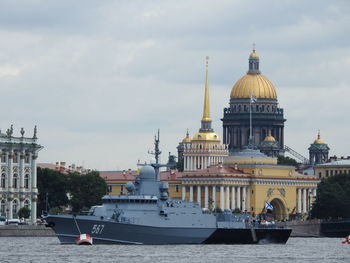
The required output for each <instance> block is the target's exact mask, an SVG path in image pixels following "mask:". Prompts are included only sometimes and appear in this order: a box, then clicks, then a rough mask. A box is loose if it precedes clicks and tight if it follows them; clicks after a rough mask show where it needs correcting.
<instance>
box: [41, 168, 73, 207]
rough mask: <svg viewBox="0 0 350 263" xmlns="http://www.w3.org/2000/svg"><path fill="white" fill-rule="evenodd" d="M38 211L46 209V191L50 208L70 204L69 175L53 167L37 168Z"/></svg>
mask: <svg viewBox="0 0 350 263" xmlns="http://www.w3.org/2000/svg"><path fill="white" fill-rule="evenodd" d="M37 178H38V179H37V180H38V182H37V185H38V191H39V196H38V213H39V214H41V213H42V212H43V211H45V210H46V193H48V203H49V204H50V205H49V206H48V209H50V207H57V206H66V205H68V197H67V193H68V189H67V188H68V175H66V174H62V173H60V172H58V171H54V170H51V169H47V168H45V169H41V168H40V167H38V168H37Z"/></svg>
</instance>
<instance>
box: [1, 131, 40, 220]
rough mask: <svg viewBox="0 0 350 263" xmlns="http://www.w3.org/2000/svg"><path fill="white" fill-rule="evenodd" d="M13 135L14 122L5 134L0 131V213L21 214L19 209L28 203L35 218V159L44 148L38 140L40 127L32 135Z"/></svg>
mask: <svg viewBox="0 0 350 263" xmlns="http://www.w3.org/2000/svg"><path fill="white" fill-rule="evenodd" d="M24 133H25V131H24V129H23V128H22V129H21V136H20V137H15V136H13V126H12V125H11V128H10V129H8V130H7V132H6V134H4V133H1V132H0V156H1V181H0V196H1V198H0V214H1V216H5V217H6V219H9V220H11V219H14V218H18V214H17V213H18V210H19V209H21V208H22V207H28V208H29V209H30V211H31V222H32V223H35V222H36V214H37V196H38V189H37V175H36V159H37V157H38V152H39V151H40V150H41V149H42V148H43V147H42V146H41V145H39V144H37V129H36V126H35V128H34V135H33V137H24Z"/></svg>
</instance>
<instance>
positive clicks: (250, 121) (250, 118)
mask: <svg viewBox="0 0 350 263" xmlns="http://www.w3.org/2000/svg"><path fill="white" fill-rule="evenodd" d="M252 99H253V95H252V93H250V100H249V130H250V131H249V141H248V148H253V131H252V130H253V127H252V126H253V125H252Z"/></svg>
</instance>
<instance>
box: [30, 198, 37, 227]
mask: <svg viewBox="0 0 350 263" xmlns="http://www.w3.org/2000/svg"><path fill="white" fill-rule="evenodd" d="M33 200H34V199H32V203H31V205H32V207H31V211H30V215H31V218H32V223H33V224H34V223H36V199H35V201H33Z"/></svg>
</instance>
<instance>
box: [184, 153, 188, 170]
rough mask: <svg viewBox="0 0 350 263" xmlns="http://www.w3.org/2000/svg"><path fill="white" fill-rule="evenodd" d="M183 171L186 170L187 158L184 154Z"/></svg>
mask: <svg viewBox="0 0 350 263" xmlns="http://www.w3.org/2000/svg"><path fill="white" fill-rule="evenodd" d="M184 171H187V159H186V156H185V155H184Z"/></svg>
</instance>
